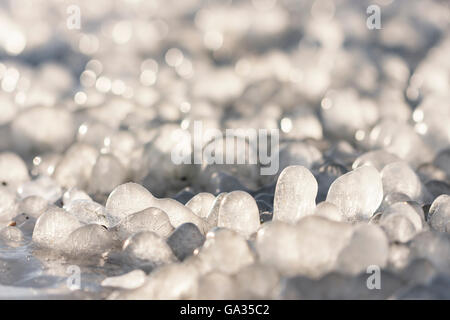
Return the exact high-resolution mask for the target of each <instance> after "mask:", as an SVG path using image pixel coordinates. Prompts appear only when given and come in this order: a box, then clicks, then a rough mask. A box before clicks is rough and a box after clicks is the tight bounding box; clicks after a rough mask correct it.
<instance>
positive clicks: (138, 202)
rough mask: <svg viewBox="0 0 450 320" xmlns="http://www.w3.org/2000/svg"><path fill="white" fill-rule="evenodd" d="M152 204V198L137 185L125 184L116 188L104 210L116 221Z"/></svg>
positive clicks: (145, 190)
mask: <svg viewBox="0 0 450 320" xmlns="http://www.w3.org/2000/svg"><path fill="white" fill-rule="evenodd" d="M153 204H154V197H153V196H152V194H151V193H150V192H149V191H148V190H147V189H145V188H144V187H143V186H141V185H139V184H137V183H132V182H129V183H125V184H122V185H120V186H118V187H116V188H115V189H114V190H113V191H112V192H111V194H110V195H109V197H108V200H107V201H106V210H107V211H108V213H109V214H110V215H111V216H113V217H114V218H116V219H117V220H118V221H120V220H121V219H123V218H125V217H126V216H127V215H129V214H131V213H134V212H138V211H142V210H144V209H147V208H149V207H152V205H153Z"/></svg>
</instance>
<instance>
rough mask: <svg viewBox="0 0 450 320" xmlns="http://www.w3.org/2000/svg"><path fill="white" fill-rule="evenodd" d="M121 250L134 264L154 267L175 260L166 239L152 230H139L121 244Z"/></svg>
mask: <svg viewBox="0 0 450 320" xmlns="http://www.w3.org/2000/svg"><path fill="white" fill-rule="evenodd" d="M123 252H124V253H125V255H126V256H127V257H128V259H129V261H130V262H131V263H133V264H136V265H141V266H144V267H150V268H155V267H158V266H161V265H164V264H168V263H172V262H175V261H176V257H175V256H174V254H173V252H172V250H171V249H170V247H169V245H168V244H167V243H166V241H165V240H164V239H163V238H161V237H160V236H158V235H157V234H156V233H154V232H150V231H144V232H139V233H136V234H134V235H133V236H131V237H130V238H128V239H127V240H126V241H125V242H124V244H123Z"/></svg>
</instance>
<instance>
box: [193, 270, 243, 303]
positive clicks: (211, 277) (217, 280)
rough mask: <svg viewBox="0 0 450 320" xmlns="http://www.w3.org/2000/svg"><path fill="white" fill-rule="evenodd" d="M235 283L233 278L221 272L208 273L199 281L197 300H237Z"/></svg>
mask: <svg viewBox="0 0 450 320" xmlns="http://www.w3.org/2000/svg"><path fill="white" fill-rule="evenodd" d="M237 289H238V288H237V283H236V282H235V280H234V278H232V277H230V276H229V275H228V274H224V273H221V272H217V271H215V272H210V273H208V274H206V275H203V276H202V277H200V279H199V283H198V293H197V297H196V299H199V300H227V299H228V300H229V299H237V298H238V290H237Z"/></svg>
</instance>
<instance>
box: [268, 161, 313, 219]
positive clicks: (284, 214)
mask: <svg viewBox="0 0 450 320" xmlns="http://www.w3.org/2000/svg"><path fill="white" fill-rule="evenodd" d="M316 195H317V181H316V179H315V178H314V176H313V175H312V173H311V172H310V171H309V170H308V169H307V168H305V167H302V166H289V167H287V168H285V169H284V170H283V171H282V172H281V174H280V176H279V178H278V181H277V186H276V189H275V198H274V206H273V219H274V220H280V221H286V222H290V223H295V222H296V221H298V220H299V219H300V218H302V217H304V216H307V215H310V214H313V213H314V208H315V206H316V202H315V201H316Z"/></svg>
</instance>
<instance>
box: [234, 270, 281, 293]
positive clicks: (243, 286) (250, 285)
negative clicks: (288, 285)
mask: <svg viewBox="0 0 450 320" xmlns="http://www.w3.org/2000/svg"><path fill="white" fill-rule="evenodd" d="M279 280H280V276H279V274H278V272H277V271H276V270H275V268H273V267H270V266H266V265H263V264H260V263H255V264H252V265H249V266H246V267H244V268H242V269H241V270H240V271H239V273H238V274H237V275H236V283H237V284H238V286H239V291H240V292H241V293H242V294H243V297H244V298H246V299H270V298H271V297H273V294H274V291H275V288H276V286H277V284H278V282H279Z"/></svg>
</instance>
